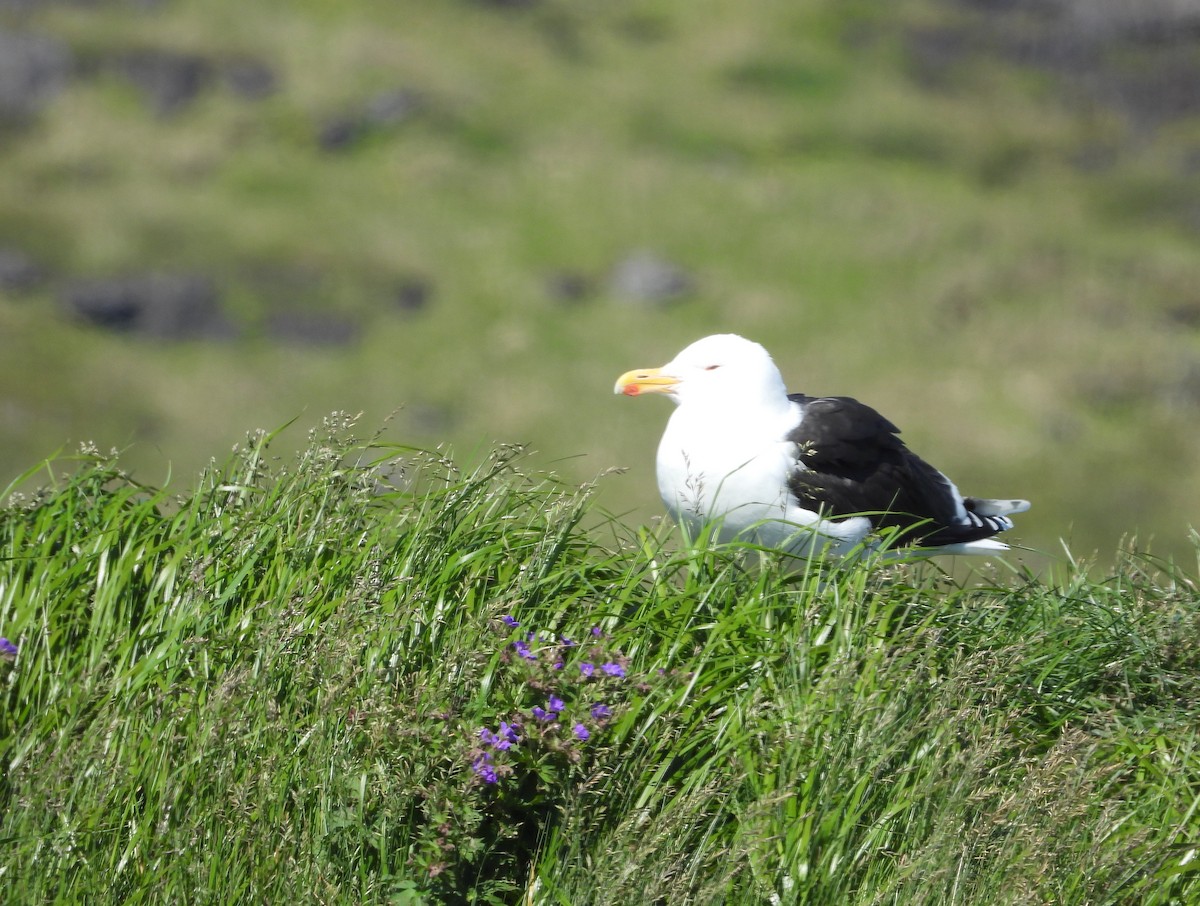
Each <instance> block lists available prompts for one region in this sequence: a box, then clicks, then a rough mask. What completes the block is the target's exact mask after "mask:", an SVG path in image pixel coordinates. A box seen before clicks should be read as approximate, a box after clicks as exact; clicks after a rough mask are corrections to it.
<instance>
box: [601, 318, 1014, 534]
mask: <svg viewBox="0 0 1200 906" xmlns="http://www.w3.org/2000/svg"><path fill="white" fill-rule="evenodd" d="M615 392H617V393H623V394H625V395H626V396H638V395H640V394H643V393H661V394H664V395H665V396H667V397H669V398H670V399H671V401H672V402H674V403H675V404H676V409H675V411H674V412H673V413H672V414H671V419H670V421H668V422H667V430H666V432H665V433H664V434H663V436H662V441H661V442H660V443H659V445H658V490H659V493H660V494H661V495H662V499H663V503H664V504H666V507H667V510H668V511H669V512H670V514H671V516H672V517H674V519H675V520H676V521H677V522H680V523H683V524H685V525H686V526H688V528H690V529H692V530H693V531H696V530H698V529H700V528H701V527H702V526H704V525H706V524H708V523H716V532H717V536H718V537H719V539H720V540H726V541H727V540H731V539H734V538H741V539H746V540H750V541H753V542H755V543H758V544H761V545H763V546H766V547H772V548H779V549H781V550H784V551H786V552H787V553H789V554H792V555H794V556H799V557H811V556H813V555H814V554H817V553H821V552H825V553H829V554H832V555H835V556H842V555H845V554H847V553H850V552H851V551H855V550H859V551H862V550H870V549H872V548H874V547H877V546H879V544H880V543H881V542H882V540H883V539H886V543H887V544H888V546H889V547H899V546H911V547H915V548H918V549H920V550H921V551H922V552H923V553H929V554H980V553H981V554H990V553H996V552H998V551H1005V550H1008V545H1006V544H1004V543H1002V542H1000V541H997V540H995V539H994V538H993V537H992V536H993V535H996V534H998V533H999V532H1003V531H1005V530H1007V529H1010V528H1012V520H1011V519H1009V518H1008V517H1009V516H1010V515H1012V514H1013V513H1021V512H1024V511H1025V510H1027V509H1029V501H1027V500H987V499H983V498H980V497H964V496H963V495H962V494H960V493H959V491H958V488H956V487H955V486H954V483H953V482H952V481H951V480H950V479H949V478H947V477H946V476H945V475H943V474H942V473H941V472H939V471H938V470H937V469H935V468H933V466H931V465H929V464H928V463H926V462H925V461H924V460H922V459H921V458H920V457H918V456H917V455H916V454H915V453H913V452H912V451H911V450H909V449H908V447H907V446H905V444H904V442H903V441H902V440H900V438H899V437H897V436H896V435H897V434H898V433H899V429H898V428H897V427H896V426H895V425H893V424H892V423H891V422H890V421H888V420H887V419H886V418H884V417H883V416H882V415H880V414H879V413H878V412H876V411H875V410H874V409H872V408H871V407H870V406H866V405H864V404H863V403H860V402H858V401H857V400H854V399H850V398H849V397H845V396H820V397H809V396H805V395H803V394H800V393H792V394H789V393H788V392H787V388H786V387H785V386H784V383H783V377H782V376H781V375H780V373H779V369H778V368H776V367H775V363H774V362H773V361H772V360H771V356H770V355H769V354H768V353H767V351H766V350H765V349H764V348H763V347H762V346H760V345H759V344H758V343H754V342H751V341H750V340H746V339H743V338H742V337H739V336H736V335H734V334H719V335H717V336H712V337H705V338H704V339H703V340H698V341H696V342H695V343H693V344H692V345H691V346H689V347H687V348H686V349H685V350H683V352H681V353H679V355H677V356H676V357H675V358H674V359H673V360H671V361H670V362H669V363H667V364H666V365H664V366H662V367H661V368H639V369H637V370H635V371H629V372H626V373H625V374H623V375H621V376H620V377H619V378H618V379H617V384H616V388H615Z"/></svg>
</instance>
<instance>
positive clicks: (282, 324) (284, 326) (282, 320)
mask: <svg viewBox="0 0 1200 906" xmlns="http://www.w3.org/2000/svg"><path fill="white" fill-rule="evenodd" d="M264 326H265V330H266V334H267V336H269V337H271V338H273V339H276V340H283V341H284V342H287V343H296V344H299V345H302V346H348V345H350V344H351V343H353V342H355V341H356V340H357V339H358V335H359V332H360V331H359V326H358V322H356V321H354V320H353V319H351V318H349V317H347V316H345V315H340V314H335V313H332V312H322V311H275V312H272V313H271V314H269V315H267V320H266V324H265V325H264Z"/></svg>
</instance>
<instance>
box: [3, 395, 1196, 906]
mask: <svg viewBox="0 0 1200 906" xmlns="http://www.w3.org/2000/svg"><path fill="white" fill-rule="evenodd" d="M282 441H286V437H285V438H282V439H281V438H277V437H273V436H269V435H265V434H261V433H259V434H255V435H251V436H250V437H248V438H247V440H246V442H245V443H244V444H243V445H241V446H240V448H239V450H238V451H237V453H236V454H235V455H234V457H233V458H231V459H230V460H229V462H227V463H224V464H219V465H218V464H213V465H212V466H211V467H210V468H209V469H208V470H206V471H205V472H204V474H203V475H201V476H200V477H199V478H198V479H197V480H196V481H195V482H194V484H193V486H192V487H190V488H189V489H188V490H186V491H184V492H182V493H181V492H178V491H176V492H170V491H164V490H157V489H155V488H151V487H146V486H144V485H141V484H138V483H136V482H134V481H133V480H131V479H130V478H129V477H128V476H126V475H125V474H123V473H122V472H121V470H120V467H119V463H118V462H117V461H115V460H112V459H110V458H106V457H100V456H96V455H94V454H84V455H82V456H81V457H80V460H79V461H77V462H75V463H71V462H67V461H60V462H56V463H51V464H48V465H47V466H46V468H45V469H44V470H41V472H40V476H41V477H40V479H39V481H40V483H42V484H44V485H45V489H44V490H43V491H41V492H38V493H36V494H33V495H31V496H27V497H24V498H21V499H17V500H13V501H11V502H10V503H9V504H8V505H7V506H6V507H5V508H4V509H3V510H2V511H0V633H3V635H5V636H6V637H8V638H9V639H12V640H13V641H15V642H17V643H18V644H19V648H20V650H19V654H18V656H17V658H16V660H15V662H13V663H11V664H9V665H7V666H6V667H5V666H3V665H0V667H2V669H3V674H2V675H3V684H2V687H0V695H2V698H0V765H2V766H3V767H2V771H3V773H2V775H0V879H2V881H0V883H3V885H4V889H5V902H6V903H78V902H89V903H178V902H188V903H210V902H211V903H229V902H289V901H291V902H297V903H310V902H312V903H342V902H355V903H396V904H401V903H406V904H414V903H458V902H493V903H518V902H519V903H546V904H557V903H563V904H565V903H571V904H586V903H595V904H612V903H629V904H642V903H646V904H650V903H693V902H694V903H722V902H723V903H777V902H778V903H804V904H826V903H827V904H838V906H844V904H913V903H928V904H951V903H963V904H973V906H976V904H1001V903H1011V904H1028V903H1046V904H1056V906H1061V904H1081V906H1082V904H1129V906H1133V904H1139V906H1140V904H1163V906H1165V904H1179V906H1184V904H1189V903H1194V902H1196V901H1197V898H1200V869H1198V867H1197V866H1198V865H1200V862H1198V861H1197V860H1196V858H1195V854H1196V848H1197V847H1198V846H1200V833H1198V832H1197V827H1200V821H1198V820H1197V810H1198V809H1200V730H1198V729H1197V727H1200V713H1198V705H1197V702H1200V656H1198V655H1197V649H1196V647H1195V638H1196V634H1197V631H1200V592H1198V590H1197V586H1196V580H1195V578H1194V576H1193V575H1192V574H1190V573H1189V572H1188V571H1186V570H1183V569H1180V568H1178V567H1174V566H1170V565H1167V564H1164V563H1161V562H1155V561H1152V560H1149V559H1148V558H1145V557H1142V556H1137V555H1133V554H1125V555H1123V556H1121V557H1120V558H1119V565H1118V568H1116V569H1115V570H1114V571H1112V573H1111V574H1110V575H1108V576H1107V577H1106V578H1099V579H1097V578H1096V577H1094V576H1092V577H1089V576H1088V575H1087V573H1086V572H1085V571H1084V570H1082V569H1081V568H1076V567H1075V566H1073V565H1072V564H1065V565H1063V566H1062V568H1061V570H1060V574H1059V575H1058V577H1057V578H1056V579H1055V580H1054V581H1049V580H1045V579H1041V578H1036V577H1034V576H1032V575H1030V574H1028V573H1027V572H1024V571H1020V570H1006V569H1004V568H1003V567H1002V566H1000V565H997V566H996V567H994V568H992V567H986V566H984V567H982V568H983V569H984V573H982V574H977V575H975V576H973V578H972V580H971V581H970V582H967V583H960V582H957V581H954V580H952V579H950V578H949V577H948V576H946V575H945V574H944V573H942V572H940V571H939V570H938V569H937V568H936V567H933V566H931V565H919V564H918V565H912V566H907V567H890V568H886V569H885V568H881V567H878V566H872V565H870V564H865V565H864V564H860V565H858V566H853V567H850V566H838V565H816V564H813V565H810V566H809V567H808V568H806V569H805V570H802V571H800V572H799V573H795V574H790V575H789V574H785V573H783V572H781V571H780V570H779V569H778V568H776V567H777V564H775V563H773V562H772V560H771V558H770V556H769V555H761V554H759V553H758V552H755V551H751V550H737V549H719V548H711V547H709V546H708V545H707V544H706V543H705V542H704V540H703V539H699V540H697V541H692V542H684V543H679V542H678V541H677V539H676V538H675V537H674V535H673V534H672V533H670V532H653V531H647V530H644V529H642V530H636V531H635V530H631V529H629V528H626V527H625V526H624V525H623V524H622V523H620V522H617V521H614V520H612V519H611V518H610V517H607V516H606V514H605V513H604V512H603V511H602V510H601V509H599V508H598V506H597V503H596V495H595V489H594V488H593V487H591V486H577V485H574V484H570V483H565V482H563V481H562V480H561V479H559V478H556V477H554V476H552V475H548V474H544V473H541V472H538V471H536V470H532V471H531V467H530V462H529V460H528V458H527V457H526V456H524V455H523V454H521V453H520V451H518V450H515V449H504V448H500V449H497V450H496V451H494V452H492V453H491V454H489V455H486V456H483V457H481V461H480V462H479V463H478V464H476V465H473V466H469V467H464V466H460V465H456V464H455V463H453V462H451V461H449V460H448V459H446V458H445V457H443V456H442V455H441V454H437V453H428V452H422V451H419V450H415V449H412V448H403V447H397V446H394V445H389V444H384V443H381V442H379V441H378V440H375V441H370V442H364V441H360V440H356V439H355V438H354V437H353V436H352V429H351V427H350V420H349V419H346V418H345V417H344V416H334V417H331V418H330V419H328V420H326V422H325V423H324V424H323V426H322V428H320V429H318V430H316V431H314V432H312V434H311V436H310V438H309V440H308V442H307V444H305V445H303V449H302V451H301V452H300V453H299V454H298V455H297V456H295V457H292V456H290V455H289V456H284V457H277V456H276V455H275V454H274V452H273V445H277V444H279V443H281V442H282ZM506 616H507V617H511V618H514V619H515V620H517V621H519V623H520V624H521V625H520V627H511V626H509V625H507V623H506V622H505V621H504V620H503V619H502V618H504V617H506ZM564 640H570V641H569V642H568V641H564ZM523 646H527V647H523ZM526 651H527V652H528V654H529V655H530V656H531V657H525V656H523V655H524V653H525V652H526ZM560 663H561V666H560ZM585 664H591V665H592V667H593V668H595V669H593V670H591V671H588V670H587V668H586V667H584V666H583V665H585ZM601 668H605V669H601ZM589 672H590V673H591V675H590V676H589V675H588V673H589ZM554 699H560V700H561V703H560V704H558V705H555V704H554ZM597 704H603V705H605V706H606V707H607V708H608V709H609V713H608V714H607V715H605V714H603V713H600V714H597V713H594V712H593V711H592V709H593V707H594V706H595V705H597ZM555 707H559V708H561V711H560V712H559V714H558V719H557V720H555V721H541V720H539V719H538V718H536V717H534V716H533V713H532V709H534V708H548V709H549V710H551V711H552V710H553V709H554V708H555ZM501 721H505V722H508V723H510V724H514V723H515V724H520V727H521V729H520V731H519V737H520V741H519V742H518V743H516V744H515V745H512V746H511V747H510V748H508V749H505V750H502V749H499V748H494V747H492V746H490V745H489V744H488V743H487V741H486V740H482V739H481V738H480V730H481V729H485V728H486V729H488V730H490V731H497V730H499V729H500V727H501ZM578 727H582V728H583V730H584V731H586V732H587V733H588V739H586V740H581V739H579V738H578V735H579V731H578V729H577V728H578ZM485 755H486V756H487V757H485ZM489 765H490V766H493V767H494V768H495V769H496V770H497V778H496V780H497V782H496V783H489V782H487V781H486V779H485V778H484V777H483V776H482V770H481V767H483V766H489Z"/></svg>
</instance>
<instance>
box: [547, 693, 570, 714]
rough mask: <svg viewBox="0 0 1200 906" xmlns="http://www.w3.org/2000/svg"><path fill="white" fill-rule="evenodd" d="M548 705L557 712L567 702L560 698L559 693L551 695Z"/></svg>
mask: <svg viewBox="0 0 1200 906" xmlns="http://www.w3.org/2000/svg"><path fill="white" fill-rule="evenodd" d="M546 705H547V707H548V708H549V709H550V710H551V711H553V712H555V713H556V714H557V713H558V712H559V711H561V710H562V709H563V708H565V707H566V706H567V705H566V703H565V702H564V701H563V700H562V699H561V698H559V697H558V696H557V695H551V696H550V701H548V702H547V703H546Z"/></svg>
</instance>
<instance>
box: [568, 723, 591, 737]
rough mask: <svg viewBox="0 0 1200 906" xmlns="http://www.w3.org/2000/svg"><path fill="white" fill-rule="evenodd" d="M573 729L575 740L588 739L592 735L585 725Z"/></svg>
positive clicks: (578, 725)
mask: <svg viewBox="0 0 1200 906" xmlns="http://www.w3.org/2000/svg"><path fill="white" fill-rule="evenodd" d="M572 729H573V730H574V731H575V738H576V739H579V740H584V739H587V738H588V737H589V736H591V735H592V734H591V733H589V732H588V728H587V727H585V726H584V725H583V724H576V725H575V726H574V727H573V728H572Z"/></svg>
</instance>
